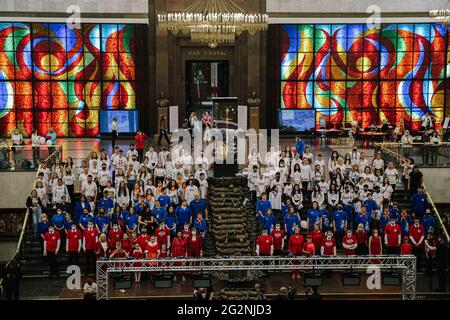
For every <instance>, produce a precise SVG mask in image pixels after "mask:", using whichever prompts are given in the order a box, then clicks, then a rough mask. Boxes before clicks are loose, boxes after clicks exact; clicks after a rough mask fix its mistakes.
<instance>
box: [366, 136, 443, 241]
mask: <svg viewBox="0 0 450 320" xmlns="http://www.w3.org/2000/svg"><path fill="white" fill-rule="evenodd" d="M444 143H445V144H449V143H447V142H444ZM387 144H394V143H385V142H381V143H376V144H375V145H376V146H378V147H380V149H383V150H384V151H387V152H388V153H392V154H394V155H395V157H397V158H398V159H401V160H403V161H404V160H408V159H407V158H405V157H404V156H402V155H401V154H399V153H396V152H394V151H392V150H389V149H388V148H386V147H385V145H387ZM400 144H401V143H400ZM422 144H423V143H422ZM422 186H423V189H424V190H425V193H426V194H427V197H428V199H429V200H430V204H431V207H432V209H433V210H434V213H435V214H436V217H437V218H438V220H439V223H440V224H441V227H442V230H443V232H444V234H445V237H446V238H447V243H450V236H449V234H448V232H447V229H446V227H445V225H444V221H443V220H442V218H441V215H440V214H439V211H438V210H437V208H436V206H435V204H434V202H433V199H432V198H431V195H430V193H429V192H428V190H427V187H426V186H425V183H423V182H422Z"/></svg>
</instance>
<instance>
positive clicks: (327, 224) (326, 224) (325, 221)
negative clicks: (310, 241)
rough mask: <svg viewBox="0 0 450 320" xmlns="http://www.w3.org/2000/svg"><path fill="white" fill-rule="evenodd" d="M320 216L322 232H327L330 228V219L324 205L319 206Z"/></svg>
mask: <svg viewBox="0 0 450 320" xmlns="http://www.w3.org/2000/svg"><path fill="white" fill-rule="evenodd" d="M320 215H321V216H322V230H323V231H327V230H328V229H329V228H330V227H331V217H330V212H328V210H327V205H326V204H325V203H322V205H321V206H320Z"/></svg>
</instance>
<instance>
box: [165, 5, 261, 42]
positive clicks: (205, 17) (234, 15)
mask: <svg viewBox="0 0 450 320" xmlns="http://www.w3.org/2000/svg"><path fill="white" fill-rule="evenodd" d="M157 17H158V26H159V27H160V28H161V29H164V30H168V31H170V32H172V33H173V34H174V35H177V34H178V33H180V32H181V33H183V34H190V36H191V40H192V41H193V42H200V43H207V44H208V45H209V47H211V48H216V47H217V46H218V45H219V44H220V43H233V42H234V41H235V39H236V37H237V36H239V35H240V34H241V33H242V32H245V31H247V32H248V33H249V34H250V35H252V36H253V35H254V34H255V33H256V32H258V31H264V30H267V27H268V19H269V17H268V15H267V14H261V13H247V12H245V11H244V10H243V9H241V8H240V7H239V6H238V5H237V4H235V3H234V2H233V1H232V0H195V1H194V2H193V3H192V4H191V5H189V6H188V7H187V8H186V9H184V10H183V11H181V12H167V13H162V14H158V16H157Z"/></svg>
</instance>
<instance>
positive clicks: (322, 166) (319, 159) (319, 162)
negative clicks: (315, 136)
mask: <svg viewBox="0 0 450 320" xmlns="http://www.w3.org/2000/svg"><path fill="white" fill-rule="evenodd" d="M317 165H318V166H320V171H321V172H322V174H323V175H325V168H326V163H325V160H323V159H322V153H320V152H319V153H318V154H317V159H316V160H315V161H314V167H315V166H317Z"/></svg>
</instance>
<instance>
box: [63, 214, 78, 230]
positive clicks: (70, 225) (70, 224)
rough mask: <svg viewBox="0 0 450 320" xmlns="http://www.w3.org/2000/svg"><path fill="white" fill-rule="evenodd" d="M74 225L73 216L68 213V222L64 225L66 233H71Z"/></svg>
mask: <svg viewBox="0 0 450 320" xmlns="http://www.w3.org/2000/svg"><path fill="white" fill-rule="evenodd" d="M74 223H75V221H73V219H72V215H71V214H70V213H66V222H65V223H64V230H65V231H66V233H67V232H68V231H70V229H72V224H74ZM75 224H76V223H75Z"/></svg>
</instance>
